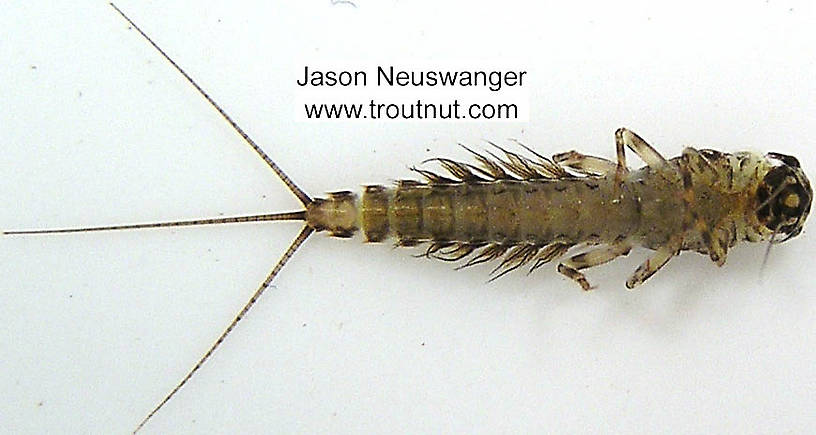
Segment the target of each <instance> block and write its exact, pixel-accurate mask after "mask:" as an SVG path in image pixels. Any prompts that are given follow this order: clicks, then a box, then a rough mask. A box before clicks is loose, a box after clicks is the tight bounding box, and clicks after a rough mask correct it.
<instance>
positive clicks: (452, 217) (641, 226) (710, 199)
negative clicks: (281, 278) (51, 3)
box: [3, 5, 813, 431]
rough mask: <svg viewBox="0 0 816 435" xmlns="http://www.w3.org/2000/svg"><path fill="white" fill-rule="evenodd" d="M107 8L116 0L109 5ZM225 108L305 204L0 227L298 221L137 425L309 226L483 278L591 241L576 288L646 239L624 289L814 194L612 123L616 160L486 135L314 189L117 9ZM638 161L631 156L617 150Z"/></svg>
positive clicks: (767, 171) (717, 255)
mask: <svg viewBox="0 0 816 435" xmlns="http://www.w3.org/2000/svg"><path fill="white" fill-rule="evenodd" d="M112 6H113V7H114V8H116V6H114V5H112ZM116 10H117V12H119V13H120V14H121V15H122V16H123V17H124V18H125V20H127V21H128V22H129V23H130V25H131V26H133V28H134V29H135V30H137V31H138V32H139V33H140V34H141V35H142V36H143V37H144V38H145V39H146V40H147V41H148V42H149V43H150V44H151V45H153V46H154V47H155V48H156V49H157V50H158V51H159V53H160V54H161V55H162V56H163V57H164V58H165V59H166V60H167V61H169V62H170V63H171V64H172V66H173V67H174V68H176V69H177V70H178V71H179V72H180V73H181V74H182V75H183V76H184V77H185V79H186V80H187V81H188V82H189V83H190V84H191V85H192V86H194V87H195V89H196V90H197V91H198V92H199V93H200V94H201V95H202V96H203V97H204V98H205V99H206V100H207V101H208V102H209V103H210V104H211V105H212V106H213V107H214V108H215V109H216V110H217V111H218V112H219V113H220V115H221V116H222V117H223V118H224V119H226V121H227V122H229V123H230V125H231V126H232V127H233V128H234V129H235V131H236V132H238V134H239V135H240V136H241V137H242V138H243V139H244V140H245V141H246V142H247V143H248V144H249V145H250V146H251V147H252V148H253V150H255V152H256V153H257V154H258V155H259V156H260V157H261V158H262V159H263V160H264V161H265V162H266V163H267V164H268V166H269V167H270V168H271V169H272V170H273V171H274V172H275V173H276V174H277V175H278V176H279V178H280V179H281V180H282V181H283V183H284V184H285V185H286V186H287V187H288V188H289V190H290V191H291V192H292V193H293V194H294V195H295V196H296V197H297V198H298V199H299V200H300V202H301V203H302V204H303V209H302V210H297V211H292V212H282V213H271V214H263V215H253V216H239V217H227V218H212V219H199V220H189V221H176V222H157V223H148V224H134V225H113V226H103V227H91V228H69V229H57V230H25V231H6V232H4V233H3V234H4V235H13V234H50V233H70V232H88V231H103V230H124V229H137V228H157V227H172V226H190V225H207V224H224V223H237V222H260V221H303V222H304V225H303V228H302V229H301V231H300V233H299V234H298V236H297V237H296V238H295V240H294V241H293V242H292V244H291V245H290V246H289V248H288V249H287V250H286V251H285V252H284V254H283V256H282V257H281V259H280V260H279V261H278V263H277V264H276V265H275V266H274V267H273V268H272V270H271V271H270V272H269V274H268V275H267V277H266V279H264V280H263V282H262V283H261V284H260V285H259V287H258V288H257V290H256V291H255V292H254V294H253V295H252V297H251V298H250V300H249V301H248V302H247V303H246V304H245V305H244V307H243V308H242V309H241V311H240V312H239V313H238V314H237V315H236V316H235V318H234V319H233V320H232V321H231V323H230V324H229V325H228V326H227V328H226V329H225V330H224V331H223V333H222V334H221V335H220V336H219V337H218V338H217V340H216V341H215V342H214V343H213V344H212V345H211V346H210V347H209V349H208V350H207V352H206V353H205V354H204V355H203V356H202V357H201V358H200V359H199V360H198V362H197V363H196V364H195V365H194V366H193V368H192V369H191V370H190V371H189V372H188V373H187V375H186V376H185V377H184V378H183V379H182V380H181V381H180V382H179V383H178V384H177V385H176V386H175V388H173V389H172V390H171V391H170V392H169V394H167V395H166V396H165V397H164V399H163V400H162V401H160V402H159V403H158V405H157V406H155V407H154V409H153V410H152V411H151V412H150V413H149V414H147V416H146V417H145V418H144V419H143V420H142V421H141V423H140V424H139V425H138V426H137V428H136V430H137V431H138V430H139V429H140V428H141V427H143V426H144V424H145V423H146V422H147V421H148V420H149V419H150V418H151V417H152V416H153V415H155V414H156V412H157V411H158V410H159V409H161V408H162V406H163V405H164V404H165V403H167V401H169V400H170V399H171V398H172V397H173V396H174V395H175V394H176V392H178V391H179V389H180V388H181V387H183V386H184V385H185V384H186V383H187V381H188V380H189V379H190V378H191V377H192V376H193V375H194V374H195V372H196V371H198V369H199V368H200V367H201V366H202V364H204V362H206V360H207V359H208V358H209V357H210V356H211V355H212V354H213V352H214V351H215V350H216V349H217V348H218V346H219V345H220V344H221V343H222V342H223V341H224V339H225V338H226V336H227V335H228V334H229V333H230V332H231V331H232V330H233V329H234V327H235V326H236V324H237V323H238V322H239V321H240V320H241V319H242V318H243V317H244V315H245V314H246V313H247V312H248V311H249V310H250V309H251V308H252V306H253V305H254V304H255V302H256V301H257V299H258V298H259V297H260V296H261V294H262V293H263V292H264V291H265V290H266V288H267V287H268V286H269V284H270V283H271V281H272V280H273V279H274V277H275V276H276V275H277V274H278V272H279V271H280V270H281V269H282V268H283V266H284V265H285V264H286V262H287V261H288V260H289V258H290V257H291V256H292V255H293V254H294V253H295V251H296V250H297V249H298V248H299V247H300V246H301V244H303V242H305V240H306V239H307V238H308V237H309V236H310V235H311V234H312V233H314V232H320V231H326V232H327V233H328V234H329V235H331V236H334V237H341V238H348V237H352V236H354V235H355V234H358V233H359V234H362V236H363V238H364V239H365V241H366V242H385V241H389V240H392V241H394V242H395V244H396V245H398V246H417V245H421V244H424V245H425V249H424V252H423V253H422V254H421V255H424V256H427V257H429V258H437V259H441V260H445V261H451V262H457V261H461V263H460V265H459V268H464V267H469V266H474V265H477V264H481V263H487V262H491V261H496V262H497V263H498V264H497V265H496V266H495V268H494V269H493V270H492V272H491V279H496V278H498V277H501V276H502V275H504V274H506V273H508V272H511V271H513V270H516V269H519V268H521V267H522V266H525V265H527V266H529V269H528V270H529V271H530V272H532V271H534V270H536V269H538V268H540V267H541V266H543V265H545V264H547V263H549V262H553V261H557V260H558V259H560V258H561V257H563V256H564V255H565V254H566V253H567V252H568V251H570V250H571V249H573V248H580V247H584V248H588V249H587V250H585V252H582V253H579V254H577V255H573V256H571V257H568V258H566V259H565V260H562V261H560V262H559V263H558V266H557V270H558V272H560V273H561V274H563V275H565V276H567V277H568V278H570V279H572V280H574V281H575V282H576V283H577V284H578V285H580V287H581V288H582V289H583V290H590V289H591V288H592V286H591V285H590V283H589V281H588V280H587V278H586V276H585V275H584V273H583V272H582V270H584V269H588V268H590V267H593V266H597V265H601V264H604V263H607V262H610V261H612V260H614V259H615V258H617V257H620V256H624V255H627V254H628V253H629V252H630V250H631V249H632V248H633V247H634V246H642V247H645V248H648V249H651V250H653V251H654V253H653V254H651V256H650V257H649V258H648V259H647V260H645V261H644V262H643V263H642V264H641V265H640V266H639V267H638V268H637V269H636V270H635V271H634V273H633V274H632V275H631V276H630V277H629V279H628V280H627V281H626V287H627V288H630V289H632V288H634V287H636V286H638V285H640V284H642V283H643V282H644V281H646V280H647V279H648V278H649V277H650V276H652V275H653V274H654V273H655V272H657V271H658V270H659V269H660V268H662V267H663V266H664V265H666V263H668V261H669V260H670V259H671V258H672V257H674V256H675V255H678V254H679V253H680V252H681V251H684V250H691V251H697V252H699V253H701V254H704V255H707V256H709V257H710V258H711V260H712V261H713V262H714V263H716V264H717V265H718V266H722V265H723V264H724V263H725V261H726V257H727V253H728V250H729V248H731V247H733V246H734V245H735V244H737V243H738V242H739V241H742V240H746V241H751V242H761V241H767V242H769V243H771V244H774V243H781V242H784V241H786V240H788V239H790V238H792V237H795V236H796V235H798V234H800V232H801V231H802V227H803V225H804V223H805V220H806V218H807V215H808V213H809V211H810V205H811V200H812V196H813V192H812V189H811V187H810V183H809V182H808V179H807V177H806V176H805V174H804V172H803V170H802V168H801V167H800V164H799V162H798V160H797V159H796V158H794V157H792V156H788V155H784V154H779V153H768V154H764V155H763V154H759V153H754V152H737V153H725V152H719V151H715V150H711V149H702V150H697V149H694V148H686V149H684V150H683V152H682V154H681V155H680V156H677V157H674V158H671V159H666V158H664V157H663V156H662V155H661V154H660V153H658V152H657V151H656V150H655V149H654V148H653V147H651V146H650V145H649V144H648V143H647V142H646V141H644V140H643V139H641V138H640V137H639V136H638V135H636V134H635V133H633V132H632V131H630V130H628V129H625V128H621V129H618V130H617V131H616V132H615V136H614V139H615V140H614V142H615V150H616V156H617V158H616V161H613V160H608V159H605V158H601V157H595V156H588V155H584V154H581V153H578V152H576V151H570V152H566V153H560V154H556V155H554V156H552V158H547V157H545V156H543V155H540V154H538V153H536V152H535V151H533V150H532V149H530V148H528V147H526V146H524V145H521V144H519V146H521V147H523V148H524V149H526V151H527V152H528V153H529V155H528V156H524V155H522V154H520V153H517V152H513V151H510V150H507V149H505V148H502V147H499V146H498V145H493V144H491V145H492V146H493V150H492V151H484V152H478V151H474V150H472V149H471V148H468V147H465V149H466V150H467V151H468V152H469V153H471V154H472V155H473V156H474V158H475V160H476V164H471V163H463V162H458V161H454V160H451V159H447V158H435V159H430V161H433V162H435V163H437V164H439V165H440V166H441V168H442V169H444V170H445V171H446V172H447V174H445V175H442V174H440V173H439V172H434V171H432V170H429V169H425V168H413V170H414V171H416V172H417V173H418V174H420V175H421V176H422V177H423V178H424V180H423V181H416V180H400V181H398V182H397V183H396V184H395V185H388V186H386V185H369V186H365V187H364V189H363V191H362V193H361V194H359V195H358V194H355V193H353V192H351V191H338V192H332V193H329V194H328V195H327V197H326V198H314V199H313V198H311V197H310V196H309V195H307V194H306V193H305V192H303V191H302V190H301V189H300V188H299V187H298V186H297V185H296V184H295V183H294V182H293V181H292V180H291V179H290V178H289V177H288V176H287V175H286V174H285V173H284V172H283V171H282V170H281V169H280V168H279V167H278V166H277V164H275V163H274V162H273V161H272V159H270V158H269V156H267V154H266V153H265V152H264V151H263V150H261V148H260V147H259V146H258V145H257V144H256V143H255V142H254V141H253V140H252V139H251V138H250V137H249V136H248V135H247V134H246V133H245V132H244V131H243V130H242V129H241V128H240V127H239V126H238V124H237V123H235V121H233V119H232V118H231V117H230V116H229V115H228V114H227V113H226V112H225V111H224V110H223V109H222V108H221V107H220V106H219V105H218V104H217V103H216V102H215V101H214V100H213V99H212V98H211V97H210V96H209V95H208V94H207V93H206V92H205V91H204V90H203V89H202V88H201V87H200V86H199V85H198V84H197V83H196V82H195V81H194V80H193V79H192V78H191V77H190V76H189V75H187V73H186V72H184V70H182V69H181V68H180V67H179V66H178V65H177V64H176V63H175V62H174V61H173V60H172V59H170V57H168V56H167V54H166V53H165V52H164V51H162V49H161V48H159V47H158V45H156V43H154V42H153V41H152V40H151V39H150V38H149V37H148V36H147V35H146V34H145V33H144V32H143V31H142V30H141V29H140V28H139V27H138V26H137V25H136V24H135V23H133V21H131V20H130V19H129V18H128V17H127V16H125V15H124V13H122V12H121V11H120V10H119V9H118V8H116ZM627 148H628V149H629V150H631V151H632V152H634V153H635V154H636V155H637V156H638V157H640V159H642V160H643V161H644V162H645V163H646V166H644V167H642V168H640V169H630V168H629V166H628V165H627V163H626V149H627Z"/></svg>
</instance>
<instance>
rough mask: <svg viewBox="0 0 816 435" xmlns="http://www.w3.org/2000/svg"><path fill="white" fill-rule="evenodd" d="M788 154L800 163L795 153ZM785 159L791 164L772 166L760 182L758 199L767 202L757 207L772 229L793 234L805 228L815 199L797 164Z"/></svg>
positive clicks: (791, 235)
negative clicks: (799, 178)
mask: <svg viewBox="0 0 816 435" xmlns="http://www.w3.org/2000/svg"><path fill="white" fill-rule="evenodd" d="M784 157H787V158H788V159H789V160H790V161H791V163H796V164H797V165H798V163H799V162H798V161H796V159H795V158H793V157H790V156H784ZM774 158H777V157H774ZM778 159H779V160H782V159H781V158H778ZM782 161H783V163H785V164H786V165H787V166H778V167H775V168H773V169H771V170H770V171H768V174H767V175H765V178H764V179H763V180H762V183H760V186H759V189H758V190H757V200H758V201H759V204H764V205H763V206H762V207H760V208H759V209H758V210H757V218H758V219H759V221H760V222H761V223H762V224H763V225H765V227H767V228H768V229H771V230H773V231H774V232H776V233H778V234H784V235H788V238H790V237H793V236H795V235H797V234H799V232H801V230H802V224H803V220H804V217H805V216H807V214H808V212H809V211H810V200H811V199H810V192H809V190H808V189H807V188H805V186H803V185H802V183H801V182H800V181H799V180H798V178H797V177H796V173H795V172H794V169H793V165H791V164H790V163H788V162H785V161H784V160H782Z"/></svg>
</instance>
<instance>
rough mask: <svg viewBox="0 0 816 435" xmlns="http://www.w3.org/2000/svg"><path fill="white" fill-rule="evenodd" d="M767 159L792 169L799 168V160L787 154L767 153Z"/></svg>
mask: <svg viewBox="0 0 816 435" xmlns="http://www.w3.org/2000/svg"><path fill="white" fill-rule="evenodd" d="M767 155H768V157H770V158H772V159H776V160H779V161H780V162H782V163H784V164H786V165H788V166H790V167H792V168H798V167H799V160H797V159H796V157H794V156H789V155H787V154H780V153H768V154H767Z"/></svg>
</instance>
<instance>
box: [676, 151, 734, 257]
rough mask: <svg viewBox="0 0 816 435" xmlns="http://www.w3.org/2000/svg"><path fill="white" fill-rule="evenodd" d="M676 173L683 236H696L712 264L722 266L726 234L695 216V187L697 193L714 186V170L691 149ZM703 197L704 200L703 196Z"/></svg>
mask: <svg viewBox="0 0 816 435" xmlns="http://www.w3.org/2000/svg"><path fill="white" fill-rule="evenodd" d="M678 170H679V172H680V174H681V177H682V179H683V204H684V207H685V216H684V217H683V232H684V233H687V232H689V231H690V230H691V231H694V232H695V233H697V234H699V235H700V237H701V238H702V240H703V243H704V244H705V246H706V248H707V249H708V255H709V257H711V261H713V262H714V263H716V264H717V266H722V265H723V264H725V259H726V256H727V255H728V242H729V239H730V237H731V235H730V231H727V230H725V229H722V228H717V226H716V224H714V223H709V222H708V221H706V219H705V217H704V216H701V215H700V213H698V212H697V210H698V209H699V208H700V207H699V206H698V204H697V196H696V195H695V191H694V186H695V183H696V184H697V185H698V186H701V189H707V188H709V186H710V184H711V183H716V181H715V180H716V179H717V174H716V170H715V169H714V166H713V165H712V163H711V162H710V161H709V159H708V158H706V157H705V156H704V155H703V154H702V153H700V152H699V151H697V150H696V149H694V148H686V149H684V150H683V159H682V161H681V163H680V165H679V166H678ZM703 197H705V195H704V194H703Z"/></svg>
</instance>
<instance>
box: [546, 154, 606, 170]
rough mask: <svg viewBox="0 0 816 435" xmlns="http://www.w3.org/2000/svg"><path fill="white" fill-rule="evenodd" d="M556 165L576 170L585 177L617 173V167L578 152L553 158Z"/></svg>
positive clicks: (557, 155)
mask: <svg viewBox="0 0 816 435" xmlns="http://www.w3.org/2000/svg"><path fill="white" fill-rule="evenodd" d="M552 159H553V161H554V162H555V163H558V164H559V165H561V166H566V167H568V168H570V169H574V170H576V171H578V172H580V173H581V174H583V175H598V176H603V175H608V174H613V173H615V170H616V169H617V165H616V164H615V162H613V161H611V160H607V159H604V158H601V157H594V156H587V155H584V154H581V153H579V152H576V151H569V152H566V153H561V154H556V155H554V156H553V157H552Z"/></svg>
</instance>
